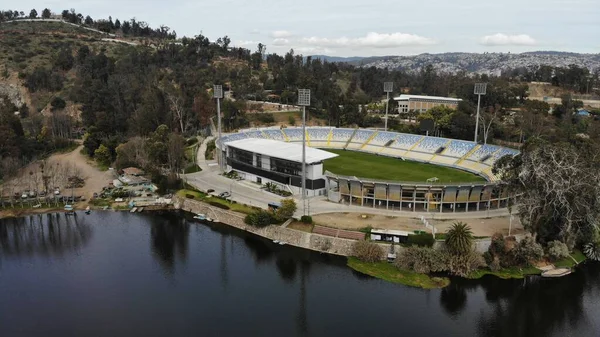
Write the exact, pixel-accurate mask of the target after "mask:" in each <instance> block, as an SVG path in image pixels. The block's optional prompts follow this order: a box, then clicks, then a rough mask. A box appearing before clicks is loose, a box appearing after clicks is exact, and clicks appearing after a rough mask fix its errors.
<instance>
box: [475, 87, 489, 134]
mask: <svg viewBox="0 0 600 337" xmlns="http://www.w3.org/2000/svg"><path fill="white" fill-rule="evenodd" d="M486 87H487V83H475V90H474V93H475V95H477V116H476V117H475V143H477V139H478V138H479V137H477V136H478V132H479V105H480V103H481V95H485V90H486Z"/></svg>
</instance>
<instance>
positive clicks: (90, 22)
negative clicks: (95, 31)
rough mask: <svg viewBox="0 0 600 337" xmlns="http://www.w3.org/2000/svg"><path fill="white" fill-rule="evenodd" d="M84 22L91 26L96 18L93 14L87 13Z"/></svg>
mask: <svg viewBox="0 0 600 337" xmlns="http://www.w3.org/2000/svg"><path fill="white" fill-rule="evenodd" d="M83 23H85V24H86V25H87V26H91V25H93V24H94V19H92V17H91V16H89V15H87V16H86V17H85V20H84V21H83Z"/></svg>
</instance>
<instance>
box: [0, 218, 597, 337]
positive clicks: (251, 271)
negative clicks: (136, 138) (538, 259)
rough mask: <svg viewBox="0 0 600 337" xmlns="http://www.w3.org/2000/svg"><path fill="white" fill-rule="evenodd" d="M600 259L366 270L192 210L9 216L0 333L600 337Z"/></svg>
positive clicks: (0, 279) (1, 252)
mask: <svg viewBox="0 0 600 337" xmlns="http://www.w3.org/2000/svg"><path fill="white" fill-rule="evenodd" d="M599 295H600V268H599V267H598V266H597V265H586V266H583V267H581V268H579V269H578V270H577V272H576V273H574V274H572V275H570V276H567V277H564V278H560V279H541V278H538V277H534V278H529V279H526V280H508V281H507V280H500V279H497V278H494V277H486V278H484V279H482V280H477V281H472V280H462V279H453V280H452V284H451V285H450V286H449V287H447V288H445V289H442V290H422V289H415V288H409V287H405V286H402V285H396V284H391V283H387V282H384V281H380V280H377V279H373V278H371V277H367V276H363V275H360V274H358V273H356V272H354V271H352V270H350V269H349V268H347V267H346V266H345V260H344V259H342V258H336V257H330V256H327V255H320V254H316V253H309V252H306V251H303V250H299V249H295V248H292V247H281V246H278V245H274V244H273V243H271V242H269V241H265V240H262V239H259V238H255V237H252V236H250V235H247V234H246V233H244V232H240V231H238V230H233V229H230V228H228V227H226V226H224V225H211V226H207V225H202V224H198V223H195V222H191V221H189V220H186V218H185V217H183V215H178V214H173V213H169V214H162V215H160V214H157V213H143V214H130V213H125V212H94V213H92V214H91V215H85V214H83V213H78V214H77V216H73V217H66V216H65V215H64V214H56V213H55V214H44V215H35V216H28V217H24V218H18V219H4V220H0V336H3V337H12V336H19V337H21V336H23V337H26V336H46V337H52V336H61V337H64V336H145V337H147V336H510V337H517V336H528V337H532V336H600V298H599Z"/></svg>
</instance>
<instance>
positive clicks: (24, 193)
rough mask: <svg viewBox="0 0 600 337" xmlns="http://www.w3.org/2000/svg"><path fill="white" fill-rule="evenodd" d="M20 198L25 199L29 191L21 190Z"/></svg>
mask: <svg viewBox="0 0 600 337" xmlns="http://www.w3.org/2000/svg"><path fill="white" fill-rule="evenodd" d="M21 198H22V199H27V198H29V193H27V191H25V192H23V194H21Z"/></svg>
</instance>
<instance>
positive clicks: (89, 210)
mask: <svg viewBox="0 0 600 337" xmlns="http://www.w3.org/2000/svg"><path fill="white" fill-rule="evenodd" d="M91 212H92V210H91V209H90V206H88V207H86V208H85V214H90V213H91Z"/></svg>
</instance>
